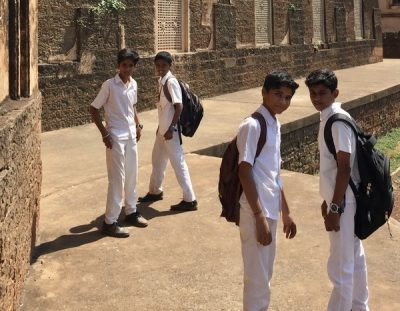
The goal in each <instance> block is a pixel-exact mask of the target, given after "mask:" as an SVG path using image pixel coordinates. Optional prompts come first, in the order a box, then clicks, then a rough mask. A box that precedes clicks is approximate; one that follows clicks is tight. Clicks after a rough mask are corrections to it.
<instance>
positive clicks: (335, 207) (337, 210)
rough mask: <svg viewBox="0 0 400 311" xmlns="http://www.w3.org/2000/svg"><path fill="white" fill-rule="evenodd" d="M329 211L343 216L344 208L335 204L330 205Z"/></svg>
mask: <svg viewBox="0 0 400 311" xmlns="http://www.w3.org/2000/svg"><path fill="white" fill-rule="evenodd" d="M329 211H330V212H331V213H333V214H342V213H343V212H344V211H343V207H341V206H340V205H339V204H336V203H333V202H332V203H331V204H329Z"/></svg>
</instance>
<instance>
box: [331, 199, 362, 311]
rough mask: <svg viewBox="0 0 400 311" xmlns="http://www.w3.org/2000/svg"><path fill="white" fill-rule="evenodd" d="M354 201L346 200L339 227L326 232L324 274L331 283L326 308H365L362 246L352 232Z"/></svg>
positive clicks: (344, 310)
mask: <svg viewBox="0 0 400 311" xmlns="http://www.w3.org/2000/svg"><path fill="white" fill-rule="evenodd" d="M355 211H356V204H355V203H346V207H345V210H344V213H343V214H342V216H341V217H340V231H339V232H334V231H332V232H329V241H330V255H329V259H328V275H329V279H330V280H331V282H332V284H333V290H332V294H331V297H330V300H329V304H328V311H350V310H353V311H369V308H368V281H367V265H366V261H365V253H364V248H363V246H362V243H361V241H360V239H358V238H357V237H356V236H355V235H354V214H355Z"/></svg>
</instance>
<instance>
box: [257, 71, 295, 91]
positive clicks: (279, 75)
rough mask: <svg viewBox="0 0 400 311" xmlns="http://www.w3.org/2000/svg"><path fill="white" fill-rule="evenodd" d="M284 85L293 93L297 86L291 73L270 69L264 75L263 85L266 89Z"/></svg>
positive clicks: (278, 87)
mask: <svg viewBox="0 0 400 311" xmlns="http://www.w3.org/2000/svg"><path fill="white" fill-rule="evenodd" d="M284 86H286V87H288V88H290V89H292V92H293V94H294V92H296V89H297V88H298V87H299V85H298V84H297V83H296V82H295V81H294V80H293V78H292V77H291V75H290V74H288V73H287V72H285V71H272V72H270V73H269V74H267V76H266V77H265V80H264V85H263V87H264V89H265V90H266V91H269V90H271V89H280V88H281V87H284Z"/></svg>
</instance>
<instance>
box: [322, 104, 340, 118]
mask: <svg viewBox="0 0 400 311" xmlns="http://www.w3.org/2000/svg"><path fill="white" fill-rule="evenodd" d="M341 105H342V103H339V102H334V103H332V105H330V106H328V107H326V108H325V109H324V110H322V111H321V112H320V116H319V119H320V120H321V121H326V120H328V118H329V117H330V116H331V115H332V114H333V113H334V111H335V110H337V109H338V108H340V106H341Z"/></svg>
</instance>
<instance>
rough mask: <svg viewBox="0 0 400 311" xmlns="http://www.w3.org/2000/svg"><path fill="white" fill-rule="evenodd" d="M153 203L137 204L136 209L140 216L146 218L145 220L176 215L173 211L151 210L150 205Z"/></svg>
mask: <svg viewBox="0 0 400 311" xmlns="http://www.w3.org/2000/svg"><path fill="white" fill-rule="evenodd" d="M152 203H153V202H145V203H138V204H137V207H138V211H139V212H140V214H142V216H143V217H144V218H146V219H147V220H150V219H153V218H156V217H163V216H169V215H175V214H178V213H177V212H174V211H170V210H168V211H161V212H160V211H159V210H156V209H154V208H152V207H151V206H150V205H151V204H152Z"/></svg>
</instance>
